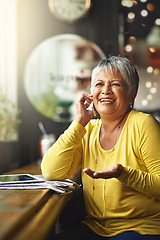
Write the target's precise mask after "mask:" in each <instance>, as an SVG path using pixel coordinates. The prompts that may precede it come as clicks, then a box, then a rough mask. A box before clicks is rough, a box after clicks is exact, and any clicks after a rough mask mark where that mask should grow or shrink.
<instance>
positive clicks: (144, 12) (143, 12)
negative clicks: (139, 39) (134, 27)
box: [141, 9, 148, 17]
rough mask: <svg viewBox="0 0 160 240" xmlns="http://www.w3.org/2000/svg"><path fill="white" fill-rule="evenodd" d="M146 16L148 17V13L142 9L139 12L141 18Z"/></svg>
mask: <svg viewBox="0 0 160 240" xmlns="http://www.w3.org/2000/svg"><path fill="white" fill-rule="evenodd" d="M147 15H148V11H147V10H145V9H143V10H142V11H141V16H142V17H147Z"/></svg>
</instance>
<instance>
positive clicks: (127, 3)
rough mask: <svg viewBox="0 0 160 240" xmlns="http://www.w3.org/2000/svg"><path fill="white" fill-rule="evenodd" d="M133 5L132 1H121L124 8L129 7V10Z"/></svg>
mask: <svg viewBox="0 0 160 240" xmlns="http://www.w3.org/2000/svg"><path fill="white" fill-rule="evenodd" d="M133 3H134V2H133V1H132V0H122V1H121V4H122V6H124V7H128V8H130V7H132V6H133Z"/></svg>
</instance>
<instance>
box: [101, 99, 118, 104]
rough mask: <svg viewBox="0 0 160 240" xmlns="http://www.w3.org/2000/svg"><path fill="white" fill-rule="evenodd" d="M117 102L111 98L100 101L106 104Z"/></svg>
mask: <svg viewBox="0 0 160 240" xmlns="http://www.w3.org/2000/svg"><path fill="white" fill-rule="evenodd" d="M114 101H115V100H113V99H109V98H101V99H100V102H104V103H105V102H106V103H113V102H114Z"/></svg>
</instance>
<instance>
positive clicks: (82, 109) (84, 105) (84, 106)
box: [76, 93, 94, 127]
mask: <svg viewBox="0 0 160 240" xmlns="http://www.w3.org/2000/svg"><path fill="white" fill-rule="evenodd" d="M92 101H93V95H89V94H85V93H83V94H82V96H81V97H80V99H79V100H78V102H77V104H76V110H77V117H76V120H77V121H78V122H79V123H80V124H81V125H83V126H84V127H85V126H86V125H87V123H88V122H89V121H90V120H91V118H92V117H93V115H94V113H93V111H92V110H89V109H88V107H89V106H90V104H91V103H92Z"/></svg>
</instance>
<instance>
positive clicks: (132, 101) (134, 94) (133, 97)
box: [129, 91, 137, 107]
mask: <svg viewBox="0 0 160 240" xmlns="http://www.w3.org/2000/svg"><path fill="white" fill-rule="evenodd" d="M136 96H137V91H134V92H132V93H131V95H130V102H129V105H130V106H132V107H133V105H134V99H135V97H136Z"/></svg>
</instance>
